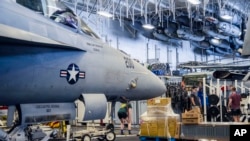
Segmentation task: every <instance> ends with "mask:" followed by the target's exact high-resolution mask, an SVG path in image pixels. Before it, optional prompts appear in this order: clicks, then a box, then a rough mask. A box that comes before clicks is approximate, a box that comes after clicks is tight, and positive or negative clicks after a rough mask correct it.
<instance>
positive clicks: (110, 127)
mask: <svg viewBox="0 0 250 141" xmlns="http://www.w3.org/2000/svg"><path fill="white" fill-rule="evenodd" d="M106 129H107V130H110V131H114V129H115V127H114V124H108V125H107V126H106Z"/></svg>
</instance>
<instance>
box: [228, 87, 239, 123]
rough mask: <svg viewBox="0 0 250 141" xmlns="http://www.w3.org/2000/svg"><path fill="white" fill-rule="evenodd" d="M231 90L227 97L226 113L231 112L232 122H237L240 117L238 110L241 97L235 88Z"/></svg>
mask: <svg viewBox="0 0 250 141" xmlns="http://www.w3.org/2000/svg"><path fill="white" fill-rule="evenodd" d="M231 90H232V93H231V95H230V96H229V101H228V111H230V110H231V114H232V116H233V119H234V122H239V121H240V115H241V110H240V101H241V96H240V94H238V93H237V92H236V88H235V87H232V88H231Z"/></svg>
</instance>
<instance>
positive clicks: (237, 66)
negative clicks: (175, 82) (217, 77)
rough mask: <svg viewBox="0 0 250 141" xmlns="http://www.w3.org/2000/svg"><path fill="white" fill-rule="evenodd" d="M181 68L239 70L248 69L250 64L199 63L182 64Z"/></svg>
mask: <svg viewBox="0 0 250 141" xmlns="http://www.w3.org/2000/svg"><path fill="white" fill-rule="evenodd" d="M180 68H189V69H220V70H222V69H223V70H238V69H244V70H248V69H249V68H250V64H248V65H246V64H235V65H234V64H230V65H199V66H191V65H190V66H189V65H181V66H180Z"/></svg>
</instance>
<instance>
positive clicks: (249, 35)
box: [241, 21, 250, 56]
mask: <svg viewBox="0 0 250 141" xmlns="http://www.w3.org/2000/svg"><path fill="white" fill-rule="evenodd" d="M246 29H247V31H246V34H245V37H244V44H243V50H242V53H241V55H243V56H248V55H250V22H249V21H248V22H247V28H246Z"/></svg>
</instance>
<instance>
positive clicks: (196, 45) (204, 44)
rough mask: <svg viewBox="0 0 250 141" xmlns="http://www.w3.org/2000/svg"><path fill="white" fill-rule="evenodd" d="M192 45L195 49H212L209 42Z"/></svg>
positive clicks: (193, 42) (192, 43) (193, 43)
mask: <svg viewBox="0 0 250 141" xmlns="http://www.w3.org/2000/svg"><path fill="white" fill-rule="evenodd" d="M191 45H193V46H194V47H197V48H201V49H209V48H211V46H210V43H209V42H207V41H201V42H195V41H192V42H191Z"/></svg>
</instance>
